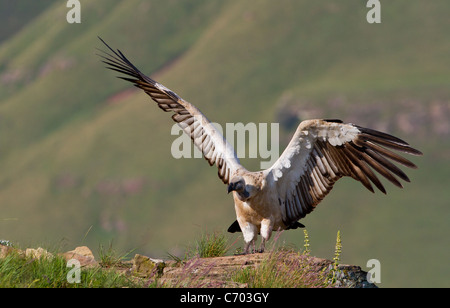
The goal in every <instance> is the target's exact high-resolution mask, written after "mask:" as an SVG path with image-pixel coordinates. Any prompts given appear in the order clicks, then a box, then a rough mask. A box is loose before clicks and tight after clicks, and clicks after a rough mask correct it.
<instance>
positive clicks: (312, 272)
mask: <svg viewBox="0 0 450 308" xmlns="http://www.w3.org/2000/svg"><path fill="white" fill-rule="evenodd" d="M142 260H145V264H146V265H145V266H142V265H139V264H140V263H141V262H142ZM272 262H278V263H279V264H281V265H282V266H283V267H285V268H287V269H288V270H290V269H289V268H290V267H292V271H296V273H297V274H299V275H303V276H304V277H305V279H307V280H308V281H310V282H307V283H306V286H308V283H310V285H311V286H317V285H314V283H315V282H317V281H322V282H324V281H327V280H329V282H325V285H326V286H330V287H344V288H376V285H375V284H373V283H371V282H369V281H367V272H365V271H363V270H362V269H361V267H359V266H355V265H346V264H339V265H337V266H335V265H334V262H333V261H331V260H326V259H321V258H316V257H308V256H304V255H300V254H298V253H295V252H291V253H286V252H284V253H279V254H278V253H263V254H261V253H257V254H249V255H238V256H225V257H215V258H197V259H191V260H188V261H185V262H176V261H162V260H157V261H152V259H150V258H148V257H144V259H143V258H142V256H140V255H137V257H135V259H134V260H133V269H132V272H134V274H139V275H140V276H141V277H147V278H152V279H154V280H155V282H156V283H158V284H160V285H162V286H169V287H170V286H171V287H186V286H189V287H242V288H245V287H249V286H248V284H246V283H238V282H234V281H233V280H232V279H231V278H232V276H233V275H234V274H236V273H237V272H238V271H245V270H246V269H257V268H258V267H260V266H268V264H270V263H272ZM300 267H301V269H299V268H300ZM274 269H275V267H274ZM320 286H324V284H322V285H320Z"/></svg>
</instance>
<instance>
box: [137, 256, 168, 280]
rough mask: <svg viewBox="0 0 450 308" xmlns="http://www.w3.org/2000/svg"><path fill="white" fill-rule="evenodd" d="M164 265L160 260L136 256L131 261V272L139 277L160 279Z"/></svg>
mask: <svg viewBox="0 0 450 308" xmlns="http://www.w3.org/2000/svg"><path fill="white" fill-rule="evenodd" d="M165 266H166V264H165V263H164V261H163V260H160V259H151V258H149V257H146V256H143V255H140V254H136V255H135V256H134V259H133V267H132V268H131V272H132V273H133V274H135V275H137V276H139V277H153V276H155V275H156V277H161V275H162V274H163V271H164V267H165Z"/></svg>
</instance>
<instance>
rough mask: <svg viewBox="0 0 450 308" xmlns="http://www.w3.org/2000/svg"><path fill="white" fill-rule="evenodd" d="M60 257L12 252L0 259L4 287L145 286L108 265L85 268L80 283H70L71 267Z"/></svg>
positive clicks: (0, 273) (2, 285)
mask: <svg viewBox="0 0 450 308" xmlns="http://www.w3.org/2000/svg"><path fill="white" fill-rule="evenodd" d="M72 269H73V267H67V261H66V260H65V259H64V258H63V257H61V256H53V257H52V258H40V259H34V258H25V257H23V256H20V255H18V254H16V253H11V254H9V255H8V256H6V257H5V258H2V259H0V287H1V288H122V287H133V288H136V287H144V286H145V285H144V283H143V282H142V281H139V280H134V279H130V278H129V277H126V276H125V275H123V274H121V273H119V272H117V271H115V270H111V269H107V268H101V267H96V268H82V269H81V271H80V282H79V283H76V282H73V283H71V282H70V281H71V280H70V278H69V279H68V276H70V277H72V275H71V272H70V271H71V270H72Z"/></svg>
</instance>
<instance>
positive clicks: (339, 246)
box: [330, 230, 342, 283]
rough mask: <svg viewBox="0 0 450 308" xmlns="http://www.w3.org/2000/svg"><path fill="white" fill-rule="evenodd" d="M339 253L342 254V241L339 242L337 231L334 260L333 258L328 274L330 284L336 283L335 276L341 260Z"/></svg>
mask: <svg viewBox="0 0 450 308" xmlns="http://www.w3.org/2000/svg"><path fill="white" fill-rule="evenodd" d="M341 253H342V241H341V231H340V230H338V232H337V236H336V246H335V248H334V258H333V261H334V263H333V268H332V269H331V271H330V274H332V277H331V283H335V282H336V276H337V272H338V266H339V261H340V260H341V259H340V258H341Z"/></svg>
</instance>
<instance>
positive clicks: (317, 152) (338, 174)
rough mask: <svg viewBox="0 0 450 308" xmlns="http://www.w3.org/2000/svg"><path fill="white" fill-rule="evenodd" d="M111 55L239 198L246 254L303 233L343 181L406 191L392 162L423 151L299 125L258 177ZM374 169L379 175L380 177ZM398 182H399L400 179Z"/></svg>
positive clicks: (369, 132) (170, 95)
mask: <svg viewBox="0 0 450 308" xmlns="http://www.w3.org/2000/svg"><path fill="white" fill-rule="evenodd" d="M100 40H101V41H102V42H103V43H104V44H105V45H106V47H107V48H108V49H109V52H105V51H102V54H101V55H100V56H101V57H102V58H103V61H102V62H104V63H105V64H106V65H108V66H107V68H109V69H111V70H114V71H117V72H119V73H122V74H124V75H126V76H127V77H123V76H122V77H119V78H121V79H124V80H126V81H129V82H131V83H133V84H134V85H135V86H136V87H138V88H140V89H142V90H143V91H144V92H145V93H147V94H148V95H149V96H150V97H151V98H152V99H153V100H154V101H155V102H156V103H157V104H158V107H159V108H161V109H162V110H164V111H165V112H171V113H172V119H173V120H174V121H175V122H176V123H178V124H179V125H180V127H181V128H182V129H183V130H184V132H185V133H186V134H187V135H188V136H190V138H191V139H192V141H193V143H194V144H195V145H196V147H197V148H198V149H200V151H201V152H202V153H203V156H204V158H205V159H206V160H207V161H208V163H209V164H210V165H211V166H212V165H216V167H217V168H218V169H219V172H218V175H219V178H220V179H221V180H222V181H223V183H225V184H227V185H228V193H230V192H233V198H234V205H235V210H236V217H237V221H235V222H234V223H233V224H232V225H231V226H230V227H229V228H228V231H229V232H236V231H242V233H243V237H244V241H245V248H244V254H246V253H249V252H254V251H255V240H256V238H257V236H258V234H261V237H262V240H261V246H260V250H259V251H261V252H262V251H264V247H265V243H266V241H267V240H269V238H270V236H271V233H272V231H273V230H286V229H296V228H298V227H304V226H303V225H302V224H301V223H299V222H298V220H299V219H301V218H303V217H305V215H307V214H309V213H311V211H313V210H314V208H315V207H316V206H317V204H319V203H320V201H321V200H322V199H323V198H324V197H325V196H326V195H327V194H328V193H329V192H330V190H331V189H332V188H333V185H334V183H335V182H336V181H337V180H339V179H340V178H342V177H344V176H349V177H352V178H353V179H355V180H357V181H359V182H361V183H362V184H363V185H364V186H365V187H366V188H367V189H368V190H370V191H371V192H374V189H373V187H372V184H374V185H375V186H376V187H377V188H378V189H379V190H380V191H381V192H383V193H386V190H385V189H384V187H383V185H382V183H381V182H380V180H379V179H378V177H377V175H376V173H378V174H381V175H382V176H383V177H385V178H386V179H387V180H389V181H390V182H391V183H393V184H394V185H396V186H398V187H400V188H402V184H401V183H400V181H399V179H402V180H404V181H407V182H409V178H408V177H407V176H406V174H405V173H404V172H403V171H402V170H400V169H399V168H398V167H397V166H396V165H395V164H394V163H393V162H392V161H394V162H397V163H400V164H401V165H403V166H406V167H409V168H417V167H416V165H414V164H413V163H412V162H411V161H409V160H407V159H405V158H404V157H402V156H400V155H398V154H397V153H395V152H393V151H392V150H396V151H399V152H403V153H408V154H412V155H422V153H421V152H420V151H418V150H416V149H414V148H412V147H411V146H410V145H409V144H408V143H406V142H405V141H403V140H401V139H399V138H397V137H394V136H391V135H389V134H386V133H382V132H379V131H376V130H373V129H369V128H364V127H361V126H358V125H355V124H350V123H343V122H342V121H340V120H324V119H316V120H306V121H303V122H301V123H300V125H299V126H298V128H297V130H296V132H295V134H294V136H293V137H292V139H291V141H290V143H289V145H288V146H287V148H286V149H285V150H284V152H283V153H282V155H281V156H280V157H279V158H278V160H277V161H276V162H275V163H274V164H273V166H272V167H270V168H269V169H266V170H262V171H257V172H251V171H248V170H247V169H246V168H245V167H243V166H242V165H241V164H240V163H239V159H238V157H237V155H236V153H235V151H234V149H233V147H232V146H231V145H230V144H229V143H228V142H227V141H226V140H225V138H224V137H223V136H222V134H221V133H220V132H219V131H218V130H217V129H216V128H215V127H214V126H213V125H211V122H210V121H209V120H208V119H207V118H206V117H205V116H204V115H203V114H202V113H201V112H200V110H199V109H197V107H195V106H194V105H192V104H190V103H189V102H187V101H185V100H184V99H182V98H181V97H180V96H178V95H177V94H176V93H175V92H173V91H171V90H169V89H168V88H166V87H165V86H163V85H162V84H160V83H158V82H156V81H155V80H153V79H151V78H150V77H148V76H146V75H144V74H143V73H141V71H139V69H137V68H136V67H135V66H134V65H133V64H132V63H131V62H130V61H129V60H128V59H127V58H126V57H125V56H124V55H123V54H122V52H120V50H117V51H114V50H113V49H112V48H111V47H109V46H108V45H107V44H106V43H105V42H104V41H103V40H102V39H101V38H100ZM374 171H375V172H374ZM395 176H397V177H398V178H399V179H397V177H395Z"/></svg>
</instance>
